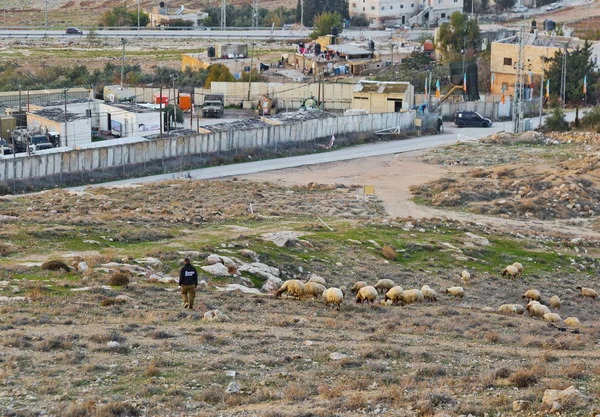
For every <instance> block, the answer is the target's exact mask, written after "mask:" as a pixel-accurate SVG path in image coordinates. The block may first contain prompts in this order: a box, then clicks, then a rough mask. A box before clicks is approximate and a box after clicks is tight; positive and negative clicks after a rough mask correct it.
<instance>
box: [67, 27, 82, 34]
mask: <svg viewBox="0 0 600 417" xmlns="http://www.w3.org/2000/svg"><path fill="white" fill-rule="evenodd" d="M66 34H67V35H83V32H82V31H81V30H79V29H77V28H67V32H66Z"/></svg>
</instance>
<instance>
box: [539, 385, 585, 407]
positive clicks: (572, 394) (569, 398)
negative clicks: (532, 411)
mask: <svg viewBox="0 0 600 417" xmlns="http://www.w3.org/2000/svg"><path fill="white" fill-rule="evenodd" d="M589 401H590V398H589V397H587V396H585V395H584V394H582V393H581V391H579V390H578V389H577V388H575V387H574V386H573V385H571V386H570V387H569V388H566V389H564V390H562V391H561V390H557V389H547V390H546V391H544V397H543V398H542V404H543V405H545V406H548V407H552V408H554V403H558V404H560V406H561V407H562V408H580V407H584V406H585V405H586V404H587V403H588V402H589Z"/></svg>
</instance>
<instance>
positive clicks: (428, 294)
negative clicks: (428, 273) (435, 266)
mask: <svg viewBox="0 0 600 417" xmlns="http://www.w3.org/2000/svg"><path fill="white" fill-rule="evenodd" d="M421 293H423V297H424V298H425V299H426V300H427V301H437V294H436V293H435V290H433V289H432V288H431V287H430V286H429V285H423V286H422V287H421Z"/></svg>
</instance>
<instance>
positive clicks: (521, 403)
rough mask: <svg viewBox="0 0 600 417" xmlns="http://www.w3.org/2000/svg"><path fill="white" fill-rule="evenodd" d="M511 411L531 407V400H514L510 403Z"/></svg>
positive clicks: (525, 409)
mask: <svg viewBox="0 0 600 417" xmlns="http://www.w3.org/2000/svg"><path fill="white" fill-rule="evenodd" d="M512 408H513V411H527V410H529V409H530V408H531V401H525V400H516V401H513V403H512Z"/></svg>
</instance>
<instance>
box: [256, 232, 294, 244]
mask: <svg viewBox="0 0 600 417" xmlns="http://www.w3.org/2000/svg"><path fill="white" fill-rule="evenodd" d="M299 236H302V234H301V233H299V232H276V233H266V234H264V235H262V237H263V239H264V240H267V241H270V242H273V243H274V244H275V245H276V246H279V247H280V248H283V247H291V246H296V245H297V244H298V237H299Z"/></svg>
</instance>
